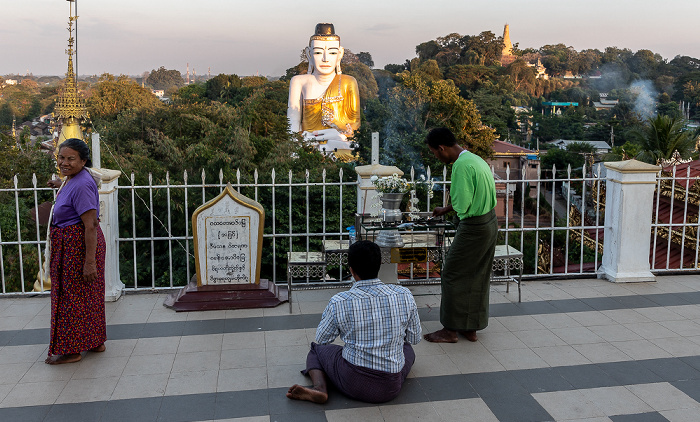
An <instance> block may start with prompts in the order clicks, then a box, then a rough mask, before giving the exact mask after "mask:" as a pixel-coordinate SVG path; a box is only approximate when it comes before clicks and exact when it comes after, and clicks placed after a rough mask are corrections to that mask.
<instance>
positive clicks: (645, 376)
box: [598, 361, 663, 385]
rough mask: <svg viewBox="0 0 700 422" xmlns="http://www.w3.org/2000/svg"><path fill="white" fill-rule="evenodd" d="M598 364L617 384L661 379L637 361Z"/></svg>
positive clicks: (642, 382)
mask: <svg viewBox="0 0 700 422" xmlns="http://www.w3.org/2000/svg"><path fill="white" fill-rule="evenodd" d="M598 366H599V367H600V368H601V369H602V370H603V371H605V372H606V373H608V374H609V375H610V376H611V377H612V378H613V379H615V380H616V381H617V383H618V385H627V384H648V383H650V382H661V381H663V379H662V378H661V377H660V376H659V375H657V374H655V373H654V372H652V371H651V370H649V369H647V368H646V367H644V365H642V364H641V363H639V362H633V361H629V362H610V363H599V364H598Z"/></svg>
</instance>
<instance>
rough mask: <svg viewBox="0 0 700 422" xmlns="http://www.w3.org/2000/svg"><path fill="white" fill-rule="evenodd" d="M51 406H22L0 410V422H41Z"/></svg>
mask: <svg viewBox="0 0 700 422" xmlns="http://www.w3.org/2000/svg"><path fill="white" fill-rule="evenodd" d="M50 410H51V406H50V405H47V406H24V407H8V408H2V409H0V421H8V422H9V421H22V422H42V421H43V420H44V418H46V415H47V414H48V413H49V411H50Z"/></svg>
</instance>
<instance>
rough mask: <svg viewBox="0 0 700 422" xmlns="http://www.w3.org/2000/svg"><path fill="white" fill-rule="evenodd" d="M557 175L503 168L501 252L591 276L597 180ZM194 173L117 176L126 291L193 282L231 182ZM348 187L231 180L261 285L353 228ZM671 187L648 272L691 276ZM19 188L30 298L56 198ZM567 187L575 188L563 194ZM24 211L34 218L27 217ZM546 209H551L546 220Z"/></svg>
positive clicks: (14, 218) (2, 242)
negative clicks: (256, 238)
mask: <svg viewBox="0 0 700 422" xmlns="http://www.w3.org/2000/svg"><path fill="white" fill-rule="evenodd" d="M428 171H429V170H428ZM555 173H556V171H555V172H552V174H550V175H546V176H545V177H543V175H542V174H541V173H540V172H539V169H538V173H537V177H536V178H532V179H527V178H526V177H525V172H524V171H523V172H522V173H521V174H516V172H511V171H510V170H507V171H506V172H505V178H504V179H501V178H499V179H498V180H497V187H498V189H499V202H500V203H499V207H500V208H501V209H502V210H503V212H502V213H501V217H500V218H499V221H500V225H501V228H500V239H499V243H501V244H503V243H507V244H510V245H511V246H514V247H516V248H518V249H519V250H521V251H522V252H523V253H524V258H525V272H524V277H526V278H531V279H532V278H542V277H560V276H570V277H571V276H586V275H595V274H596V272H597V271H598V267H599V265H600V262H601V261H600V253H599V252H600V249H602V247H601V244H602V232H603V228H604V223H603V212H602V208H601V204H604V203H605V200H604V192H603V191H602V188H601V187H602V186H603V185H604V184H605V179H604V178H601V177H600V175H598V174H595V173H594V172H591V171H590V170H588V169H587V168H584V169H583V170H579V171H572V170H571V169H570V168H569V169H567V170H566V172H564V174H563V175H562V174H560V175H559V177H556V176H555ZM428 175H429V173H428ZM200 176H201V177H199V179H200V180H198V181H197V182H193V181H192V180H190V178H189V177H188V175H187V173H184V174H183V176H182V178H181V179H180V180H173V179H172V178H171V177H170V175H166V177H165V180H163V181H162V182H158V183H156V182H154V180H153V177H152V176H150V175H149V176H148V178H147V179H146V180H147V182H146V183H141V184H137V183H136V177H135V175H133V174H131V175H129V176H122V177H121V181H122V184H123V185H122V186H119V187H118V200H119V214H120V218H119V220H120V224H121V227H120V234H119V237H118V238H117V241H118V244H119V251H120V255H119V262H120V271H121V278H122V281H123V282H125V283H126V285H127V288H128V289H170V288H173V287H177V286H181V285H184V284H186V283H187V282H188V281H189V280H190V279H191V277H192V275H193V273H194V258H193V255H192V253H193V250H192V248H193V242H192V227H191V215H192V212H193V211H194V209H195V208H196V207H197V206H199V205H201V204H203V203H204V202H206V201H207V200H209V199H211V198H213V197H214V196H216V195H218V193H220V192H221V190H222V189H223V187H224V186H225V185H226V183H227V181H226V180H224V177H223V173H222V172H219V175H218V178H217V179H218V180H214V181H207V175H206V174H205V173H204V172H202V173H201V175H200ZM441 176H442V178H441V181H438V183H437V186H441V187H442V189H441V193H442V198H441V197H440V195H436V196H435V197H434V198H433V199H432V202H433V203H435V202H440V201H441V200H442V202H443V204H445V203H447V200H448V196H447V191H446V187H448V186H449V181H445V180H446V179H447V169H446V168H443V169H442V174H441ZM411 177H414V175H413V172H412V173H411ZM263 179H264V180H263ZM331 179H332V180H331ZM346 179H347V177H344V175H343V172H342V171H339V173H338V174H337V175H333V177H332V178H329V177H328V176H327V174H326V172H325V171H324V172H323V173H322V174H321V175H320V177H319V178H318V180H312V178H311V176H310V172H309V171H306V172H305V173H304V174H302V175H295V174H292V173H291V172H289V173H288V174H285V175H283V176H282V177H280V176H279V175H277V174H276V173H275V171H274V170H273V171H272V172H271V173H270V174H268V175H264V176H261V175H259V174H258V172H257V171H256V172H255V173H254V174H253V175H252V176H249V177H248V178H246V177H245V176H242V175H241V173H240V172H236V175H235V180H233V181H231V183H232V185H233V187H234V188H235V189H237V190H238V191H239V192H241V193H242V194H244V195H246V196H249V197H251V198H252V199H255V200H256V201H258V202H260V203H261V204H262V205H263V206H264V208H265V209H266V210H267V217H266V229H265V230H266V231H265V234H264V239H263V242H264V243H263V252H264V253H263V255H264V259H263V276H264V277H265V278H269V279H270V280H272V281H274V282H283V281H285V278H286V273H285V271H286V266H285V265H286V259H285V258H283V256H285V254H286V252H287V251H292V250H294V251H302V250H306V251H318V250H320V249H321V246H320V245H321V241H323V240H326V239H345V238H347V235H348V234H347V232H346V230H345V227H346V226H350V225H352V224H353V223H354V213H355V204H356V198H357V197H356V195H357V189H356V187H357V184H358V182H357V181H356V180H354V179H353V180H346ZM673 180H675V181H676V183H675V184H674V183H669V185H668V186H670V189H671V190H672V191H673V192H672V194H671V198H672V199H671V200H670V208H671V213H670V214H669V215H675V216H676V219H675V220H673V221H671V220H666V221H664V220H663V218H661V217H663V215H664V214H663V212H661V211H663V204H664V202H663V199H662V200H658V199H657V200H656V202H655V204H654V207H655V210H656V213H655V216H656V217H655V221H653V222H652V231H653V233H652V239H658V238H659V233H660V232H663V231H664V230H666V232H668V231H670V232H671V233H672V236H671V237H672V238H673V239H676V241H675V242H674V241H673V240H672V239H669V240H668V241H664V242H662V241H658V240H656V241H654V240H652V245H650V249H651V253H652V262H651V264H652V270H653V271H654V272H655V273H663V272H669V271H694V270H697V267H698V253H697V251H698V239H697V236H696V235H695V233H697V231H698V222H697V214H698V212H700V210H699V209H698V206H699V205H698V201H697V200H695V199H694V198H695V197H694V196H693V195H694V190H693V189H692V188H690V189H681V191H682V192H683V195H684V197H681V198H678V197H677V196H678V195H677V192H678V187H679V186H681V185H683V186H685V185H688V186H692V183H695V182H696V180H697V178H696V177H691V176H690V173H687V174H686V175H684V176H679V175H676V174H675V173H674V174H673V175H671V176H663V177H662V176H659V177H658V183H657V185H658V186H657V190H658V189H661V188H662V185H663V183H664V181H673ZM25 185H26V186H27V187H20V182H19V179H18V178H17V177H15V178H14V180H13V187H11V188H5V189H0V195H1V196H2V199H3V201H2V203H0V281H1V283H2V291H1V295H12V294H27V293H29V292H31V289H32V284H33V283H34V281H35V280H36V278H37V277H36V276H37V272H38V269H39V267H40V266H41V264H42V261H43V259H44V248H45V243H46V233H45V231H46V228H45V227H44V226H40V225H39V222H38V221H39V205H40V204H41V203H42V202H44V201H51V200H53V199H54V192H53V191H52V190H51V189H49V188H43V187H39V186H37V180H36V176H33V177H32V181H31V183H25ZM563 185H566V186H568V187H571V188H567V190H566V191H567V192H569V193H567V194H566V195H564V196H560V195H559V191H560V190H561V187H562V186H563ZM594 187H596V189H593V188H594ZM527 191H529V192H530V194H529V195H528V194H527ZM573 191H575V192H576V195H577V196H576V195H574V194H573V193H572V192H573ZM674 195H675V199H673V198H674ZM699 196H700V195H699ZM693 201H695V202H693ZM574 203H577V204H578V208H577V209H578V210H579V215H581V216H585V217H584V218H580V221H575V220H574V219H573V218H574V217H573V215H574V214H575V213H571V212H570V210H571V209H572V204H574ZM514 205H515V206H514ZM419 206H420V208H421V209H423V210H425V209H428V207H430V206H431V200H430V199H428V198H426V200H422V198H421V203H419ZM31 208H33V209H34V211H33V214H32V215H33V217H34V218H33V219H31V218H29V214H30V209H31ZM546 208H550V209H551V210H552V211H549V213H548V212H547V211H546V210H545V209H546ZM680 209H682V212H680V213H679V210H680ZM660 216H661V217H660ZM678 216H680V217H678ZM674 233H675V234H674ZM579 239H584V241H583V242H581V241H579ZM688 239H692V242H689V241H688ZM574 244H575V246H574ZM546 245H549V248H547V247H546ZM689 245H690V246H692V247H691V248H690V249H689ZM678 250H680V256H681V265H675V267H674V262H673V259H672V257H673V256H675V254H677V253H678ZM689 251H690V252H689ZM664 252H665V254H666V256H667V259H666V260H664V263H663V265H657V264H658V262H657V259H656V257H657V256H660V253H661V255H663V253H664ZM689 254H690V255H689ZM688 256H691V258H692V259H690V258H688ZM543 262H544V264H543ZM334 271H335V272H334V273H333V275H332V277H333V279H334V280H336V281H340V280H342V278H343V269H342V268H338V269H337V271H336V270H335V269H334ZM336 274H337V275H336Z"/></svg>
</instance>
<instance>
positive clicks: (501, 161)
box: [486, 139, 540, 218]
mask: <svg viewBox="0 0 700 422" xmlns="http://www.w3.org/2000/svg"><path fill="white" fill-rule="evenodd" d="M493 151H494V152H493V158H492V159H489V160H487V161H486V162H487V163H488V164H489V165H490V166H492V167H493V171H494V177H495V179H496V199H497V203H496V216H497V217H501V218H503V217H505V215H506V213H507V214H508V215H510V216H512V215H513V203H514V200H513V199H514V195H515V189H516V187H517V186H518V184H516V183H506V182H505V181H506V180H511V181H513V180H523V171H524V173H525V180H536V179H537V167H539V163H540V157H539V151H532V150H530V149H527V148H523V147H520V146H517V145H514V144H511V143H510V142H504V141H499V140H498V139H497V140H495V141H493Z"/></svg>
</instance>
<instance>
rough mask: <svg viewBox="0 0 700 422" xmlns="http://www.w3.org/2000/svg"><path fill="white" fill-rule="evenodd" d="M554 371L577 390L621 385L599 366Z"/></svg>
mask: <svg viewBox="0 0 700 422" xmlns="http://www.w3.org/2000/svg"><path fill="white" fill-rule="evenodd" d="M554 370H555V371H556V372H558V373H559V374H560V375H561V376H562V378H564V379H565V380H566V381H568V382H569V383H571V385H572V386H573V387H574V388H576V389H582V388H597V387H609V386H613V385H619V383H618V382H617V381H615V379H614V378H613V377H612V376H610V374H608V373H607V372H605V371H604V370H603V369H602V368H600V367H599V366H598V365H580V366H560V367H557V368H554Z"/></svg>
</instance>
